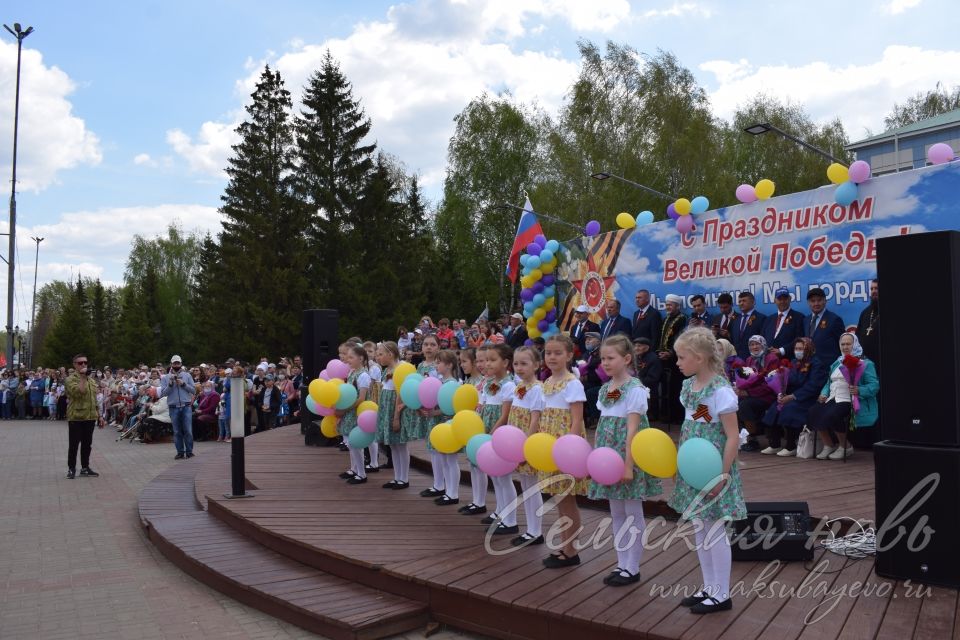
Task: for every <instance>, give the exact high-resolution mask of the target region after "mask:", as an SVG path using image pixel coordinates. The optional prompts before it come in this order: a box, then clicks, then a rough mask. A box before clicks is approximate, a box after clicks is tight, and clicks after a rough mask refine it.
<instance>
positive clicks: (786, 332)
mask: <svg viewBox="0 0 960 640" xmlns="http://www.w3.org/2000/svg"><path fill="white" fill-rule="evenodd" d="M774 299H775V301H776V304H777V313H776V315H772V316H767V321H766V322H764V323H763V337H764V338H766V340H767V351H769V352H770V353H776V354H777V355H778V356H780V357H781V358H789V357H790V353H791V352H792V351H793V341H794V340H796V339H797V338H802V337H803V314H802V313H800V312H799V311H796V310H794V309H791V308H790V302H791V300H792V298H791V297H790V290H789V289H787V288H786V287H780V288H779V289H777V291H776V292H775V293H774Z"/></svg>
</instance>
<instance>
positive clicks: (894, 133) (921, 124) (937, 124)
mask: <svg viewBox="0 0 960 640" xmlns="http://www.w3.org/2000/svg"><path fill="white" fill-rule="evenodd" d="M954 125H960V109H954V110H952V111H947V112H946V113H941V114H940V115H937V116H933V117H932V118H927V119H925V120H919V121H917V122H914V123H913V124H908V125H906V126H903V127H897V128H896V129H890V130H888V131H884V132H883V133H880V134H877V135H875V136H870V137H869V138H864V139H863V140H858V141H856V142H851V143H850V144H848V145H847V147H846V148H847V149H857V148H859V147H865V146H868V145H871V144H875V143H877V142H885V141H887V140H893V139H894V138H899V137H904V136H909V135H911V134H915V133H920V132H922V131H927V130H930V129H941V128H944V127H949V126H954Z"/></svg>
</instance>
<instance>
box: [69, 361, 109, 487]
mask: <svg viewBox="0 0 960 640" xmlns="http://www.w3.org/2000/svg"><path fill="white" fill-rule="evenodd" d="M73 366H74V368H75V369H76V371H75V372H74V373H71V374H70V376H69V377H68V378H67V384H66V387H67V398H68V399H69V400H70V404H69V405H67V428H68V429H69V445H68V447H69V448H68V449H67V478H69V479H71V480H72V479H73V478H74V477H75V476H76V469H77V448H78V447H79V449H80V475H81V476H86V477H90V478H96V477H97V476H99V475H100V474H99V473H97V472H96V471H94V470H93V469H91V468H90V449H92V448H93V428H94V427H95V426H97V424H98V423H99V426H100V428H101V429H103V418H101V417H100V414H99V412H98V410H97V383H96V381H95V380H92V379H90V378H88V377H87V356H85V355H83V354H77V355H75V356H73Z"/></svg>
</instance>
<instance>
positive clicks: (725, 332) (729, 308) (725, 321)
mask: <svg viewBox="0 0 960 640" xmlns="http://www.w3.org/2000/svg"><path fill="white" fill-rule="evenodd" d="M717 307H718V308H719V309H720V313H719V314H717V315H716V316H714V318H713V327H712V328H713V335H715V336H716V337H717V339H720V338H723V339H725V340H729V339H730V324H731V323H732V322H733V296H731V295H730V294H729V293H721V294H720V295H719V296H717Z"/></svg>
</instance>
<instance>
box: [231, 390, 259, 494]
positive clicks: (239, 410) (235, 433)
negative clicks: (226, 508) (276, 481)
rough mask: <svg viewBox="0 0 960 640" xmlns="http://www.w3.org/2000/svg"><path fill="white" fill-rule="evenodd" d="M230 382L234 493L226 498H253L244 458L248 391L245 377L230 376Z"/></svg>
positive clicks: (232, 483) (232, 482) (232, 481)
mask: <svg viewBox="0 0 960 640" xmlns="http://www.w3.org/2000/svg"><path fill="white" fill-rule="evenodd" d="M228 381H229V383H230V446H231V451H230V477H231V485H232V487H231V488H232V491H233V493H225V494H224V497H226V498H252V497H253V494H252V493H247V492H246V489H245V487H246V472H245V469H244V460H243V442H244V438H243V436H244V428H243V424H244V413H245V407H244V398H245V396H246V393H247V389H246V382H247V381H246V379H245V378H236V377H231V378H228Z"/></svg>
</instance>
